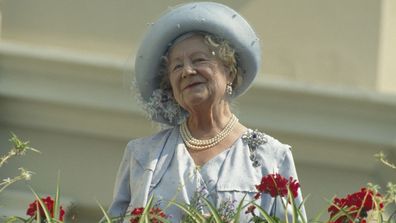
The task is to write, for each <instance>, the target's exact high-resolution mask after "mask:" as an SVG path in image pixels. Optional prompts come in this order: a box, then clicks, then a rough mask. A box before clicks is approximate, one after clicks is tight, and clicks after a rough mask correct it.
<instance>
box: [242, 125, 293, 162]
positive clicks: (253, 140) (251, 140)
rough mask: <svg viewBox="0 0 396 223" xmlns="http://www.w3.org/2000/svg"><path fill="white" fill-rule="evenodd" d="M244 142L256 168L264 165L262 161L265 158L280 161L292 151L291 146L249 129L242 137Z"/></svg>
mask: <svg viewBox="0 0 396 223" xmlns="http://www.w3.org/2000/svg"><path fill="white" fill-rule="evenodd" d="M242 141H243V142H244V143H246V144H247V145H248V147H249V152H250V156H249V157H250V160H251V161H252V164H253V166H254V167H258V166H261V165H262V160H260V159H261V158H263V157H265V158H267V159H268V158H271V159H274V160H277V161H280V160H281V159H283V158H284V157H285V155H286V153H287V152H290V149H291V146H290V145H287V144H283V143H281V142H279V140H277V139H275V138H274V137H272V136H270V135H268V134H265V133H263V132H261V131H259V130H257V129H255V130H252V129H248V130H247V131H246V132H245V133H244V134H243V135H242Z"/></svg>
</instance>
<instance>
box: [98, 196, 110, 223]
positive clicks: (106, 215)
mask: <svg viewBox="0 0 396 223" xmlns="http://www.w3.org/2000/svg"><path fill="white" fill-rule="evenodd" d="M96 203H97V204H98V205H99V208H100V210H101V211H102V213H103V215H104V216H105V219H106V221H107V223H112V221H111V218H110V216H109V215H108V214H107V212H106V211H105V209H104V208H103V206H102V205H101V204H100V203H99V201H98V200H96Z"/></svg>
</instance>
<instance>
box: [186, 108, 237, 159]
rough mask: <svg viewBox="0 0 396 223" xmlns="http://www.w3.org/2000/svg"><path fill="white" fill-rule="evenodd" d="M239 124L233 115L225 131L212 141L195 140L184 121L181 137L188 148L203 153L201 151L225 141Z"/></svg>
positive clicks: (211, 139)
mask: <svg viewBox="0 0 396 223" xmlns="http://www.w3.org/2000/svg"><path fill="white" fill-rule="evenodd" d="M236 123H238V118H237V117H236V116H235V115H234V114H232V116H231V118H230V120H229V121H228V123H227V124H226V126H225V127H224V129H223V130H221V132H219V133H218V134H216V135H215V136H214V137H213V138H210V139H196V138H194V137H193V136H192V135H191V133H190V130H189V129H188V126H187V121H184V122H183V123H182V124H181V125H180V127H179V131H180V135H181V136H182V139H183V142H184V143H185V144H186V146H187V147H188V148H189V149H191V150H194V151H201V150H206V149H209V148H212V147H214V146H215V145H217V144H218V143H220V142H221V141H222V140H223V139H225V138H226V137H227V136H228V135H229V134H230V133H231V131H232V130H233V129H234V127H235V124H236Z"/></svg>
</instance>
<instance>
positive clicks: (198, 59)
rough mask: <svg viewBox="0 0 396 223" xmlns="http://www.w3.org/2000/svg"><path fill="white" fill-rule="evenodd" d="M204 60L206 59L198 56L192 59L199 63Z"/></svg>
mask: <svg viewBox="0 0 396 223" xmlns="http://www.w3.org/2000/svg"><path fill="white" fill-rule="evenodd" d="M204 61H206V59H205V58H201V57H200V58H196V59H194V60H193V62H194V63H199V62H204Z"/></svg>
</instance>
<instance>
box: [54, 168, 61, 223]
mask: <svg viewBox="0 0 396 223" xmlns="http://www.w3.org/2000/svg"><path fill="white" fill-rule="evenodd" d="M59 196H60V170H58V179H57V182H56V194H55V207H54V208H55V210H54V218H55V219H56V220H58V219H59V215H60V204H59V203H60V201H59Z"/></svg>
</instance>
